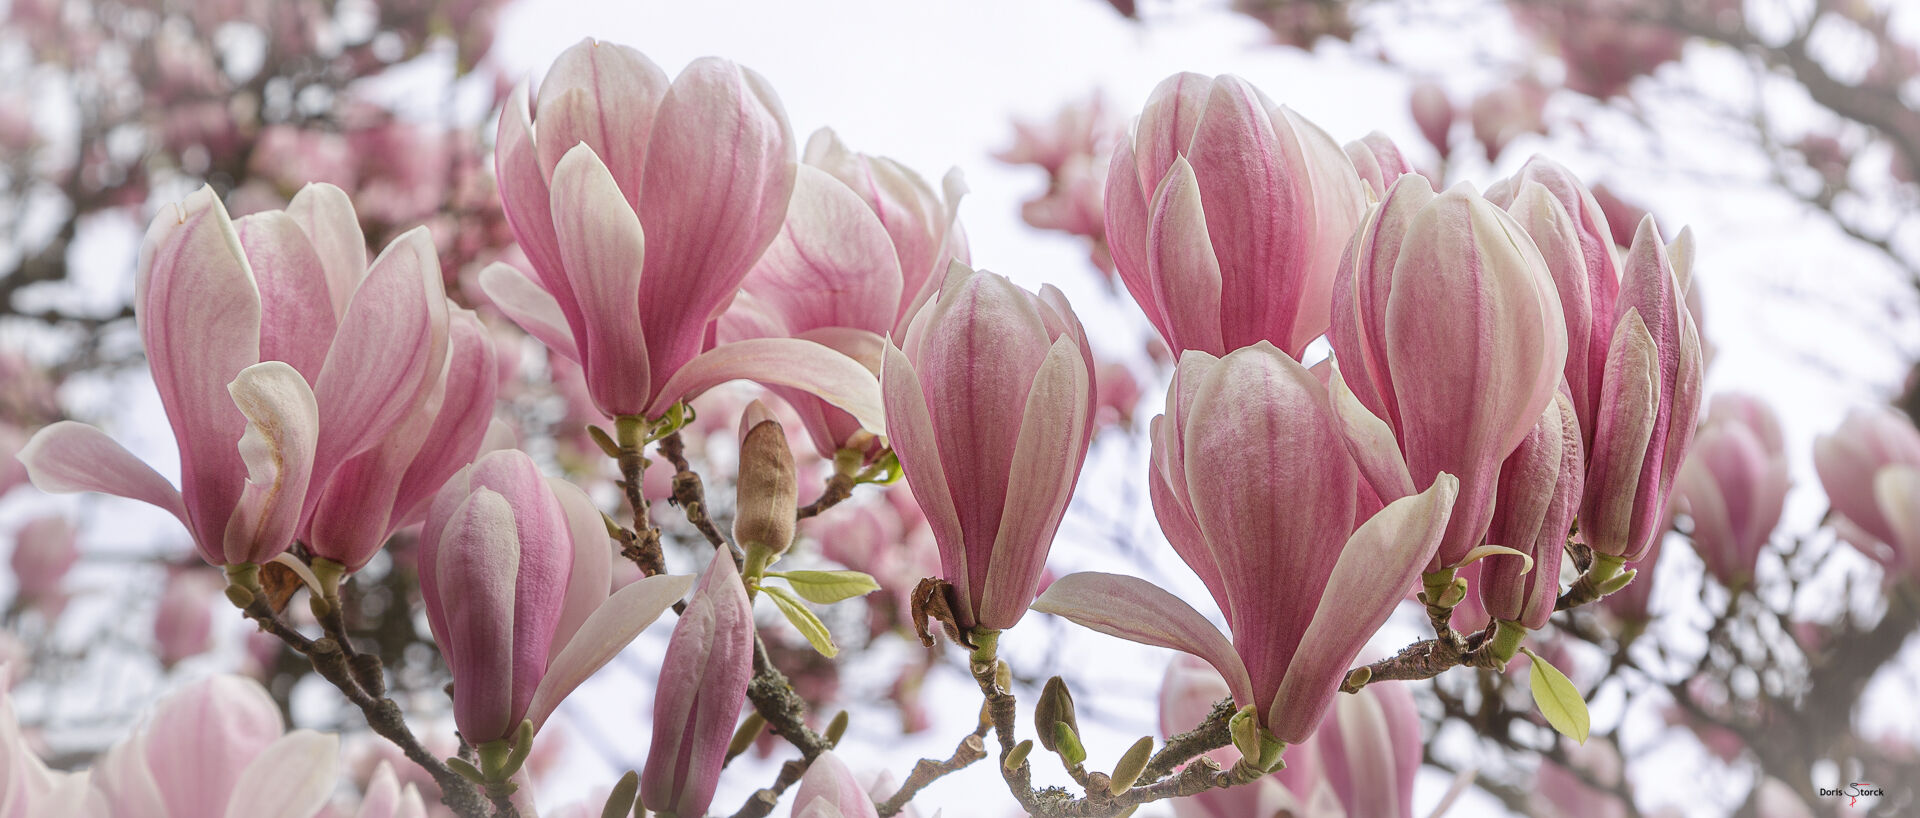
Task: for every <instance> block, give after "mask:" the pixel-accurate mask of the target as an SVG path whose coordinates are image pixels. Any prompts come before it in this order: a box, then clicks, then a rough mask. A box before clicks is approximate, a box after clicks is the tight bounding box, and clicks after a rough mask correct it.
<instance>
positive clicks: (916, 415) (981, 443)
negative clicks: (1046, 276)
mask: <svg viewBox="0 0 1920 818" xmlns="http://www.w3.org/2000/svg"><path fill="white" fill-rule="evenodd" d="M886 356H887V357H886V367H885V369H884V370H883V372H882V379H883V380H884V381H885V387H884V391H885V393H886V407H887V417H888V426H887V434H888V437H889V438H890V439H891V441H892V445H893V451H894V453H895V454H896V455H898V456H899V458H900V465H901V468H902V469H903V470H905V472H906V477H907V485H908V486H909V487H911V488H912V490H913V497H914V499H915V500H916V501H918V502H919V504H920V507H921V508H922V509H925V510H926V515H927V522H928V525H929V526H930V527H931V528H932V529H933V533H934V538H935V540H936V541H937V542H938V543H939V547H940V563H941V578H942V579H945V580H946V581H947V582H948V583H951V584H952V586H953V588H954V591H955V596H956V597H957V600H956V604H957V605H958V609H957V610H955V611H954V612H953V613H954V616H955V618H956V619H957V620H958V624H959V625H960V627H962V628H965V629H972V628H974V627H976V626H983V627H987V628H995V629H1004V628H1010V627H1012V626H1013V624H1014V623H1015V622H1018V621H1020V617H1021V616H1022V615H1024V614H1025V613H1026V610H1027V604H1028V603H1029V602H1031V601H1032V600H1033V596H1034V594H1035V593H1037V592H1038V591H1039V584H1040V574H1041V571H1042V570H1043V569H1044V568H1045V567H1046V562H1047V551H1048V549H1049V548H1050V547H1051V546H1052V545H1053V534H1054V530H1055V529H1057V528H1058V527H1059V525H1060V518H1061V516H1062V515H1064V514H1065V513H1066V510H1067V501H1068V500H1069V499H1071V498H1072V496H1073V488H1074V485H1075V483H1076V482H1077V481H1078V480H1079V476H1080V464H1081V463H1082V461H1084V460H1085V459H1086V456H1087V446H1088V444H1089V443H1090V442H1091V440H1092V435H1093V413H1094V408H1095V407H1094V401H1093V397H1094V376H1093V354H1092V352H1091V351H1090V350H1089V349H1088V347H1087V337H1086V332H1085V331H1084V330H1083V329H1081V327H1080V319H1079V318H1078V317H1076V316H1075V315H1074V314H1073V309H1072V307H1070V306H1068V305H1067V301H1066V298H1065V296H1062V295H1061V294H1060V291H1059V290H1057V289H1054V288H1053V287H1052V286H1046V287H1042V288H1041V290H1040V294H1039V295H1034V294H1033V293H1030V292H1027V291H1025V290H1022V289H1020V288H1019V287H1016V286H1014V285H1013V282H1011V281H1008V280H1007V279H1006V277H1004V276H1000V275H996V274H993V273H988V272H978V273H976V272H974V271H973V270H971V269H968V268H967V267H966V266H965V265H963V264H960V263H958V262H955V263H954V265H953V267H952V269H951V271H950V272H949V273H948V274H947V278H946V280H945V282H944V284H943V286H942V287H941V288H940V293H939V295H937V296H936V297H935V299H934V300H933V301H932V302H929V303H928V305H927V306H926V307H925V308H924V309H922V310H921V312H920V314H919V315H918V316H917V317H915V318H914V320H913V325H912V327H911V328H910V329H908V331H907V335H906V338H905V342H904V345H903V347H896V346H891V345H889V346H888V348H887V351H886Z"/></svg>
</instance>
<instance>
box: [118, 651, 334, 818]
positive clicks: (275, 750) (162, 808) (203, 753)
mask: <svg viewBox="0 0 1920 818" xmlns="http://www.w3.org/2000/svg"><path fill="white" fill-rule="evenodd" d="M339 744H340V740H339V737H337V736H334V735H331V734H325V733H316V732H314V731H312V730H294V731H292V732H286V728H285V726H284V725H283V724H282V722H281V720H280V708H279V707H278V706H277V705H275V704H274V703H273V698H272V697H271V696H268V695H267V691H266V689H264V688H262V687H261V686H260V684H259V683H258V682H255V681H253V680H251V679H247V678H245V677H241V676H213V677H209V678H206V679H202V680H200V681H198V682H194V683H193V684H191V685H189V686H187V687H185V688H183V689H181V690H180V691H178V692H176V693H174V694H172V695H170V696H168V697H167V698H165V699H162V700H161V701H160V704H159V705H158V706H156V707H155V708H154V711H153V714H152V715H151V716H150V717H149V718H148V720H147V722H146V724H145V725H144V726H143V727H142V728H141V729H139V730H138V731H136V732H135V733H134V734H133V735H132V736H129V737H128V738H126V739H124V740H122V741H121V742H120V743H119V744H117V745H114V746H113V747H112V748H110V749H108V750H107V752H106V753H105V754H104V755H102V756H101V757H100V758H99V759H98V760H97V761H95V762H94V765H93V770H92V776H91V786H92V788H93V789H94V790H95V791H97V793H98V798H99V799H100V800H102V801H104V802H105V804H106V805H107V809H106V811H104V812H101V813H99V814H102V815H114V816H126V815H140V816H156V818H189V816H191V818H212V817H213V816H222V815H224V816H227V818H308V816H311V815H313V814H314V813H316V812H318V811H319V810H320V808H321V807H322V806H323V805H324V804H325V803H326V801H327V799H328V797H330V796H331V795H332V794H333V788H334V782H335V778H336V776H337V769H338V767H339V762H340V758H339V756H340V752H339Z"/></svg>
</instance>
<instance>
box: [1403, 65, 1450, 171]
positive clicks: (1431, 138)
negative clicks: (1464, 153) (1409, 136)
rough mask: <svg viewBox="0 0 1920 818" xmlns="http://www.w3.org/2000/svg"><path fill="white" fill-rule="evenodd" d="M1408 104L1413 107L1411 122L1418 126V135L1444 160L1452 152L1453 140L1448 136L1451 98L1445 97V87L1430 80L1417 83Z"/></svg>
mask: <svg viewBox="0 0 1920 818" xmlns="http://www.w3.org/2000/svg"><path fill="white" fill-rule="evenodd" d="M1408 106H1409V107H1411V108H1412V109H1413V122H1414V124H1415V125H1418V126H1419V127H1420V135H1421V136H1423V137H1425V138H1426V140H1427V144H1429V145H1432V146H1433V149H1434V150H1435V151H1437V152H1439V154H1440V159H1441V161H1445V160H1446V158H1447V156H1448V155H1450V154H1452V153H1453V140H1451V139H1450V138H1448V133H1449V132H1450V131H1452V130H1453V100H1451V99H1449V98H1448V97H1447V89H1445V88H1442V87H1440V84H1439V83H1436V82H1433V81H1431V80H1428V81H1424V82H1420V83H1417V84H1415V85H1414V86H1413V95H1412V97H1411V98H1410V99H1409V100H1408Z"/></svg>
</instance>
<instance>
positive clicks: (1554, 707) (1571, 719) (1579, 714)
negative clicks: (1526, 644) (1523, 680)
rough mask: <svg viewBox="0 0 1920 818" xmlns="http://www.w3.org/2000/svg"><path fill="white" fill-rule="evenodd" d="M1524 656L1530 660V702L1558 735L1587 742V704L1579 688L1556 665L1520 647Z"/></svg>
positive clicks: (1588, 725) (1582, 742)
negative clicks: (1581, 696) (1531, 696)
mask: <svg viewBox="0 0 1920 818" xmlns="http://www.w3.org/2000/svg"><path fill="white" fill-rule="evenodd" d="M1520 650H1522V651H1524V652H1525V653H1526V654H1527V658H1529V659H1532V660H1533V670H1532V671H1531V672H1530V673H1529V674H1528V675H1529V677H1530V685H1531V687H1532V688H1533V704H1534V706H1535V707H1538V708H1540V715H1542V716H1546V717H1547V723H1548V724H1550V725H1553V729H1555V730H1558V731H1560V734H1561V735H1564V736H1566V737H1568V738H1571V739H1573V740H1574V741H1577V742H1580V743H1581V744H1585V743H1587V730H1588V728H1589V727H1590V726H1591V725H1590V722H1589V721H1588V717H1587V703H1586V701H1585V700H1584V699H1581V698H1580V690H1579V689H1578V688H1576V687H1574V686H1573V682H1572V681H1571V680H1569V679H1568V678H1567V675H1566V674H1565V673H1561V672H1560V669H1559V668H1556V667H1554V666H1553V665H1552V664H1549V663H1548V662H1547V660H1545V659H1542V658H1540V655H1539V654H1537V653H1534V652H1533V651H1531V650H1528V649H1526V648H1521V649H1520Z"/></svg>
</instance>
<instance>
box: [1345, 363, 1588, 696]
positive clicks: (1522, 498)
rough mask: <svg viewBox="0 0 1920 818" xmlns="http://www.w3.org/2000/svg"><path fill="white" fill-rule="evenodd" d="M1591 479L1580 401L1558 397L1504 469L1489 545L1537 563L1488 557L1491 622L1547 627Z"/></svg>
mask: <svg viewBox="0 0 1920 818" xmlns="http://www.w3.org/2000/svg"><path fill="white" fill-rule="evenodd" d="M1585 479H1586V459H1585V450H1583V449H1582V448H1581V446H1580V421H1579V418H1577V417H1576V416H1575V415H1574V411H1573V400H1572V399H1571V398H1568V397H1567V395H1566V393H1565V392H1559V393H1555V395H1554V399H1553V402H1552V403H1550V404H1547V410H1546V411H1545V412H1543V413H1541V415H1540V422H1539V423H1536V424H1534V427H1533V431H1531V432H1528V433H1527V437H1526V439H1525V440H1522V441H1520V446H1519V448H1516V449H1514V450H1513V454H1511V455H1508V456H1507V461H1506V463H1504V464H1502V465H1501V467H1500V488H1499V491H1498V494H1497V495H1496V497H1495V499H1494V503H1493V522H1492V524H1491V525H1489V526H1488V527H1487V542H1488V543H1489V544H1492V545H1504V546H1506V547H1508V548H1512V549H1514V550H1516V551H1520V552H1522V553H1524V554H1526V555H1527V556H1528V557H1531V558H1532V560H1533V562H1532V565H1531V567H1530V568H1529V566H1528V564H1527V560H1524V559H1521V558H1520V557H1517V556H1512V555H1507V554H1496V555H1493V556H1490V557H1487V558H1486V560H1485V561H1484V562H1483V563H1482V566H1483V567H1482V568H1481V569H1480V576H1479V577H1478V578H1477V581H1476V582H1475V583H1474V585H1475V587H1477V588H1479V589H1480V601H1481V604H1483V605H1485V606H1486V610H1487V614H1488V615H1489V616H1491V617H1493V618H1495V619H1502V620H1506V621H1509V622H1518V623H1520V624H1521V625H1524V626H1526V627H1528V628H1531V629H1535V630H1537V629H1539V628H1541V627H1544V626H1545V625H1546V624H1547V617H1550V616H1552V615H1553V606H1554V603H1555V601H1556V600H1557V599H1558V598H1559V595H1560V560H1561V557H1562V556H1563V555H1564V554H1565V553H1566V546H1567V532H1568V531H1569V530H1570V529H1571V528H1572V527H1573V516H1574V513H1575V512H1577V511H1579V510H1580V496H1581V492H1580V488H1581V484H1582V482H1583V481H1584V480H1585ZM1369 689H1371V688H1369Z"/></svg>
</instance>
